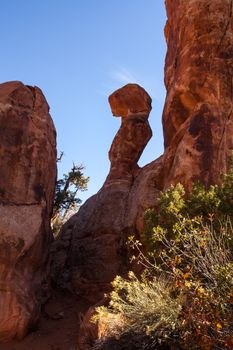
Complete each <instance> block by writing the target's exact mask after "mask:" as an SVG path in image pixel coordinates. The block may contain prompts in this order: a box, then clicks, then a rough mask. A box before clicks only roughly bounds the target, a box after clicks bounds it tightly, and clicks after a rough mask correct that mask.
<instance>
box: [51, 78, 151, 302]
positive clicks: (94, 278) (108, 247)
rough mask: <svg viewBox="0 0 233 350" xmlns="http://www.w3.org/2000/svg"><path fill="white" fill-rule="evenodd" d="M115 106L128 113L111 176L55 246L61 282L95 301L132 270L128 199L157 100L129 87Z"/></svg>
mask: <svg viewBox="0 0 233 350" xmlns="http://www.w3.org/2000/svg"><path fill="white" fill-rule="evenodd" d="M109 102H110V105H111V108H112V112H113V114H114V115H117V116H118V115H120V114H122V124H121V127H120V130H119V131H118V133H117V135H116V136H115V138H114V140H113V143H112V146H111V149H110V152H109V158H110V162H111V168H110V173H109V176H108V177H107V179H106V182H105V184H104V186H103V187H102V188H101V190H100V191H99V192H98V193H97V194H96V195H95V196H93V197H91V198H90V199H89V200H88V201H87V202H86V203H85V204H84V205H83V206H82V207H81V208H80V210H79V212H78V214H76V215H75V216H74V217H72V218H71V220H69V221H68V222H67V223H66V224H65V226H64V227H63V229H62V232H61V235H60V239H59V240H58V241H56V242H55V243H54V246H53V250H54V252H55V253H54V261H53V266H52V274H53V278H54V280H55V281H56V283H58V285H60V286H63V287H68V288H70V289H72V290H73V291H75V292H76V293H79V294H81V295H84V296H85V297H86V298H88V299H89V300H91V301H92V302H95V301H98V300H99V299H101V298H102V297H103V292H104V291H106V290H109V287H110V282H111V280H112V279H113V278H114V276H115V275H116V274H119V273H121V274H122V273H124V272H126V271H127V269H128V265H127V251H126V247H125V240H126V238H127V233H126V231H127V229H128V226H127V216H128V210H129V203H128V198H129V193H130V190H131V187H132V185H133V182H134V180H135V178H136V176H137V174H138V172H139V170H140V169H139V167H138V165H137V161H138V159H139V157H140V155H141V153H142V151H143V149H144V147H145V146H146V144H147V142H148V140H149V139H150V137H151V135H152V132H151V129H150V126H149V123H148V120H147V119H148V116H149V113H150V110H151V99H150V97H149V95H148V94H147V93H146V91H145V90H144V89H142V88H141V87H140V86H138V85H136V84H129V85H126V86H125V87H123V88H121V89H119V90H117V91H116V92H115V93H114V94H113V95H111V96H110V98H109ZM68 251H69V253H68Z"/></svg>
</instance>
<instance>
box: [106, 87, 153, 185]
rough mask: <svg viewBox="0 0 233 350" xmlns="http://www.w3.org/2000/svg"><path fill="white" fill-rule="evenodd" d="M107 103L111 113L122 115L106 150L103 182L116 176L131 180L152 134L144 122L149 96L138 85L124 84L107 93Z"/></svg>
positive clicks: (146, 117)
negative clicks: (108, 165)
mask: <svg viewBox="0 0 233 350" xmlns="http://www.w3.org/2000/svg"><path fill="white" fill-rule="evenodd" d="M109 103H110V107H111V110H112V113H113V115H115V116H122V122H121V127H120V129H119V131H118V133H117V134H116V136H115V138H114V140H113V143H112V146H111V148H110V151H109V159H110V162H111V168H110V173H109V176H108V178H107V181H106V183H105V184H109V182H111V183H112V181H115V180H117V179H118V180H119V179H120V180H123V179H125V180H127V179H128V180H129V182H132V179H133V177H134V176H135V174H136V173H137V170H138V169H139V166H138V164H137V163H138V160H139V158H140V156H141V154H142V152H143V150H144V148H145V146H146V145H147V143H148V141H149V140H150V138H151V136H152V131H151V128H150V125H149V123H148V117H149V113H150V111H151V98H150V96H149V95H148V94H147V92H146V91H145V90H144V89H143V88H142V87H140V86H139V85H137V84H128V85H126V86H124V87H122V88H121V89H119V90H117V91H115V92H114V93H113V94H112V95H110V97H109Z"/></svg>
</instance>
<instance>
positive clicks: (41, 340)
mask: <svg viewBox="0 0 233 350" xmlns="http://www.w3.org/2000/svg"><path fill="white" fill-rule="evenodd" d="M88 306H89V305H88V303H87V301H85V300H83V299H80V298H79V297H75V296H73V295H70V294H68V295H64V294H61V293H59V292H54V293H53V296H52V298H51V299H50V301H49V302H48V303H47V304H46V307H45V313H43V316H41V318H40V321H39V324H38V327H37V329H36V330H35V331H33V332H31V333H30V334H29V335H28V336H27V337H26V338H25V339H23V340H21V341H13V342H10V343H7V344H1V345H0V350H78V348H77V345H76V344H77V332H78V327H79V318H80V313H85V311H86V310H87V309H88Z"/></svg>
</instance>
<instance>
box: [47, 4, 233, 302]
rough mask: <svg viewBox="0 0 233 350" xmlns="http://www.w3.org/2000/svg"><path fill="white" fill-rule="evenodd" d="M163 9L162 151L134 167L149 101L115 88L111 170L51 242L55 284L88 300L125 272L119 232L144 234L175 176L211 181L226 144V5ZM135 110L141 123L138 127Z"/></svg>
mask: <svg viewBox="0 0 233 350" xmlns="http://www.w3.org/2000/svg"><path fill="white" fill-rule="evenodd" d="M166 7H167V14H168V21H167V24H166V28H165V35H166V40H167V45H168V51H167V56H166V65H165V83H166V88H167V97H166V101H165V107H164V112H163V130H164V139H165V151H164V154H163V155H162V156H161V157H160V158H158V159H157V160H155V161H152V162H151V163H150V164H148V165H146V166H145V167H143V168H141V169H139V168H138V167H137V161H138V158H139V157H140V155H141V152H142V150H143V147H144V146H145V144H146V141H147V140H148V139H149V137H150V130H149V127H148V125H147V124H146V123H147V122H146V120H147V117H145V115H148V112H149V110H150V99H149V98H148V96H147V95H145V94H144V93H143V92H142V90H140V94H138V95H137V96H136V97H134V98H132V95H131V93H129V92H128V90H127V88H126V87H125V88H123V89H120V90H119V91H117V92H115V93H114V94H113V95H112V96H111V97H110V104H111V108H112V111H113V114H115V115H119V114H120V115H121V116H122V125H121V128H120V130H119V132H118V134H117V136H116V138H115V139H114V141H113V145H112V148H111V150H110V161H111V169H110V174H109V176H108V178H107V180H106V182H105V185H104V186H103V188H102V189H101V190H100V191H99V192H98V193H97V194H96V195H95V196H93V197H92V198H90V199H89V200H88V201H87V202H86V203H85V204H84V205H83V206H82V208H81V209H80V211H79V212H78V213H77V214H76V215H75V216H74V217H72V218H71V219H70V220H69V221H68V222H67V224H66V225H65V226H64V227H63V230H62V232H61V237H60V240H59V241H57V242H56V246H55V247H54V250H55V258H54V266H53V271H54V278H55V280H57V281H58V282H59V284H60V285H61V284H63V285H64V286H65V285H69V286H70V287H71V288H72V289H73V290H74V291H75V292H77V293H84V294H89V297H90V298H93V299H96V298H97V297H98V298H100V297H101V295H100V294H101V293H99V294H98V293H97V292H96V291H98V290H103V289H104V288H106V286H109V283H108V282H109V281H110V280H111V278H112V277H114V275H116V274H119V273H124V271H126V270H127V268H128V266H127V263H126V261H127V259H126V250H125V239H126V236H127V234H128V233H132V232H134V233H137V232H138V233H139V232H140V231H141V229H142V228H143V215H144V211H145V209H146V208H148V207H154V206H156V198H157V196H158V193H159V192H160V191H161V190H164V189H166V188H167V187H168V186H169V185H170V184H172V183H173V184H175V183H177V182H182V183H183V184H184V186H185V187H186V188H187V189H189V188H190V186H191V184H192V181H193V180H198V179H199V180H201V181H202V182H204V183H205V184H206V185H207V186H208V185H210V184H211V183H214V182H218V180H219V177H220V174H221V173H224V172H226V171H227V165H228V160H229V157H230V155H231V152H232V149H233V136H232V135H233V123H232V110H233V89H232V86H233V83H232V77H233V50H232V47H233V46H232V43H233V21H232V1H231V0H215V1H213V0H205V1H204V0H195V1H194V0H167V1H166ZM131 98H132V100H131ZM129 101H130V103H129ZM131 115H132V118H134V119H132V120H131ZM138 115H140V123H142V125H143V126H142V127H141V126H140V128H139V132H138V133H137V128H135V121H136V120H137V119H135V118H137V116H138ZM131 122H132V123H131ZM134 132H135V135H134ZM141 133H142V134H143V137H141V136H138V135H140V134H141ZM128 139H129V140H130V142H129V143H128Z"/></svg>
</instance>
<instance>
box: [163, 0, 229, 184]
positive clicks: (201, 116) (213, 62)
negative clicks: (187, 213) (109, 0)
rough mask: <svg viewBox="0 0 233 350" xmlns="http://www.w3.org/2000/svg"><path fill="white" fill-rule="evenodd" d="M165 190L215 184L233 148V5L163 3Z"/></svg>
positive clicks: (188, 0)
mask: <svg viewBox="0 0 233 350" xmlns="http://www.w3.org/2000/svg"><path fill="white" fill-rule="evenodd" d="M166 7H167V15H168V20H167V24H166V30H165V34H166V39H167V45H168V52H167V57H166V65H165V84H166V88H167V97H166V101H165V107H164V112H163V129H164V139H165V155H164V169H165V174H166V177H165V178H164V185H165V186H168V185H169V184H170V183H171V182H173V183H175V182H178V181H180V182H182V183H184V185H186V187H188V188H189V187H190V184H191V182H192V181H193V180H196V179H201V180H202V181H203V182H204V183H205V184H207V185H209V184H210V183H213V182H216V181H218V179H219V175H220V173H221V172H226V170H227V159H228V158H229V156H230V154H231V151H232V149H233V137H232V134H233V125H232V116H233V88H232V86H233V80H232V76H233V2H232V0H214V1H211V0H205V1H203V0H195V1H193V0H166Z"/></svg>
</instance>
